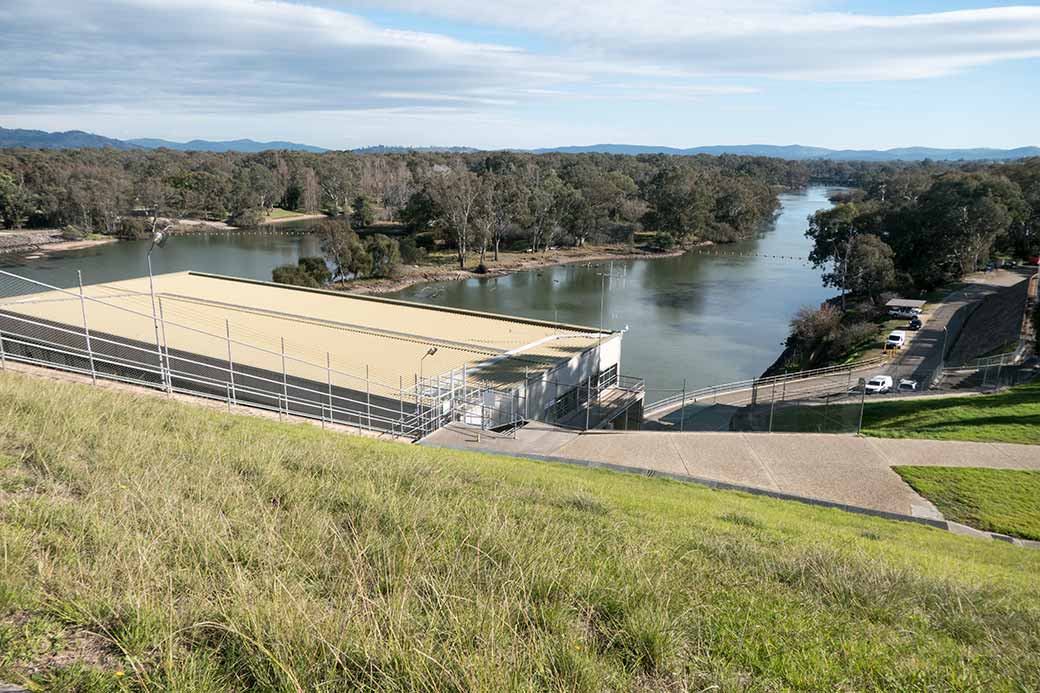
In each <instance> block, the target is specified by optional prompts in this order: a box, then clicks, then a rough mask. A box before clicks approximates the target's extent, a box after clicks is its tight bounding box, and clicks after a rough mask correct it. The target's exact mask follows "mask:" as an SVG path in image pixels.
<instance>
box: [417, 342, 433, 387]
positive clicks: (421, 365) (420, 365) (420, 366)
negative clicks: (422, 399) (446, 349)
mask: <svg viewBox="0 0 1040 693" xmlns="http://www.w3.org/2000/svg"><path fill="white" fill-rule="evenodd" d="M436 353H437V347H430V348H429V349H427V350H426V353H425V354H423V355H422V358H420V359H419V385H420V386H422V381H423V361H425V360H426V357H427V356H433V355H434V354H436Z"/></svg>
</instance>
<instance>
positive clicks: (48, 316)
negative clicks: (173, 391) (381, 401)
mask: <svg viewBox="0 0 1040 693" xmlns="http://www.w3.org/2000/svg"><path fill="white" fill-rule="evenodd" d="M154 284H155V295H156V297H157V299H158V304H159V306H158V310H159V311H160V312H161V314H162V318H163V327H164V330H163V331H164V333H165V334H164V339H165V341H166V345H167V347H168V348H169V349H170V350H179V351H183V352H190V353H197V354H200V355H204V356H208V357H211V358H216V359H224V360H226V359H227V338H226V336H225V335H226V333H227V331H228V330H229V329H230V333H231V338H232V340H233V342H234V343H233V349H232V352H233V357H232V358H233V360H234V362H235V363H236V364H248V365H250V366H254V367H257V368H264V369H267V370H271V371H275V372H281V370H282V364H281V358H280V352H281V349H282V340H283V339H284V343H285V351H286V353H287V354H288V355H289V357H290V358H289V361H288V363H287V366H286V369H287V371H288V372H289V373H290V374H291V375H297V376H299V377H306V378H310V379H313V380H317V381H320V382H324V380H325V379H326V373H325V371H324V366H325V363H326V354H328V355H330V356H331V361H332V367H333V369H335V370H336V371H339V372H342V373H347V374H352V375H355V376H357V377H364V376H365V374H366V370H367V372H368V373H369V375H370V376H371V378H372V379H373V380H376V381H380V382H382V383H383V384H385V385H386V386H388V387H390V386H393V387H396V386H397V385H398V384H399V383H401V382H403V383H404V387H405V388H406V389H408V388H410V387H411V386H412V385H413V384H414V379H415V375H416V374H417V373H418V372H419V371H420V368H421V370H422V372H423V373H424V374H425V375H426V376H427V377H430V376H435V375H439V374H443V373H447V372H449V371H452V370H458V369H461V368H462V367H463V366H466V368H467V369H468V371H467V375H468V376H469V377H470V378H471V379H475V380H477V381H481V382H485V383H487V384H489V385H494V386H504V385H509V384H512V383H515V382H519V381H522V380H523V379H524V377H525V374H526V373H528V372H530V373H538V372H542V371H545V370H548V369H551V368H554V367H555V366H557V365H559V364H561V363H563V362H565V361H567V360H569V359H571V358H572V357H573V356H575V355H577V354H580V353H581V352H583V351H586V350H588V349H590V348H593V347H595V346H596V345H597V344H598V343H600V342H602V341H605V340H606V339H608V338H610V337H612V336H614V335H615V334H616V333H610V332H603V331H600V330H596V329H594V328H589V327H581V326H577V325H567V324H563V323H554V322H547V321H540V320H530V319H525V318H517V317H510V316H505V315H495V314H490V313H480V312H476V311H468V310H461V309H454V308H444V307H439V306H430V305H425V304H418V303H409V302H406V301H398V300H393V299H387V298H382V297H377V296H361V295H354V294H348V293H342V292H334V291H326V290H321V289H308V288H303V287H294V286H287V285H283V284H273V283H270V282H262V281H255V280H249V279H239V278H235V277H225V276H220V275H213V274H203V273H199V272H177V273H172V274H163V275H156V276H155V277H154ZM84 295H85V296H86V297H87V298H88V299H93V300H88V301H86V304H85V308H86V312H87V322H88V324H89V327H90V331H91V333H92V334H93V333H97V334H101V333H104V334H108V335H113V336H117V337H122V338H126V339H132V340H135V341H138V342H143V343H145V344H154V343H155V342H156V335H155V325H154V323H153V321H152V318H151V316H152V304H151V295H150V292H149V284H148V278H147V277H142V278H139V279H129V280H125V281H119V282H112V283H108V284H96V285H90V286H86V287H84ZM83 308H84V306H81V303H80V300H79V294H78V292H76V291H42V292H40V293H34V294H28V295H22V296H18V297H16V298H13V299H4V300H0V310H4V311H8V312H12V313H18V314H22V315H26V316H32V317H36V318H41V319H44V320H48V321H52V322H57V323H63V324H66V325H70V326H73V327H75V328H80V329H81V328H82V324H83V319H82V310H83ZM432 347H436V349H437V351H436V353H434V354H433V355H430V356H427V357H426V358H425V359H423V355H424V354H426V353H427V352H428V351H429V350H430V349H431V348H432ZM421 359H422V365H421V367H420V360H421ZM336 384H337V385H342V386H345V387H357V383H349V382H337V383H336Z"/></svg>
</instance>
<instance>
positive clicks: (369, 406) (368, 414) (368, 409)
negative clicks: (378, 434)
mask: <svg viewBox="0 0 1040 693" xmlns="http://www.w3.org/2000/svg"><path fill="white" fill-rule="evenodd" d="M370 382H371V381H369V379H368V364H367V363H366V364H365V409H366V414H365V416H366V417H367V419H368V430H370V431H371V430H372V388H371V385H370Z"/></svg>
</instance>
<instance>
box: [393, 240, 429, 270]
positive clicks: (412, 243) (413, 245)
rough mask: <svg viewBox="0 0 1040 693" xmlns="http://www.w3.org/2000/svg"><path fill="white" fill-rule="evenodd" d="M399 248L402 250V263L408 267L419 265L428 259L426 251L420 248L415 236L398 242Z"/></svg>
mask: <svg viewBox="0 0 1040 693" xmlns="http://www.w3.org/2000/svg"><path fill="white" fill-rule="evenodd" d="M398 247H399V248H400V250H401V262H403V263H405V264H406V265H414V264H417V263H419V262H422V260H423V259H424V258H425V257H426V249H425V248H421V247H419V244H418V242H417V239H416V237H415V236H414V235H412V236H405V237H404V238H402V239H401V240H400V241H399V242H398Z"/></svg>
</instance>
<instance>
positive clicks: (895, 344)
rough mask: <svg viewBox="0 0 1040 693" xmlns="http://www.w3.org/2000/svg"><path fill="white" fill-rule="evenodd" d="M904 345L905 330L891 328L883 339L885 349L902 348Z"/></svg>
mask: <svg viewBox="0 0 1040 693" xmlns="http://www.w3.org/2000/svg"><path fill="white" fill-rule="evenodd" d="M904 346H906V331H905V330H893V331H892V332H891V334H889V335H888V339H886V340H885V348H886V349H902V348H903V347H904Z"/></svg>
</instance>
